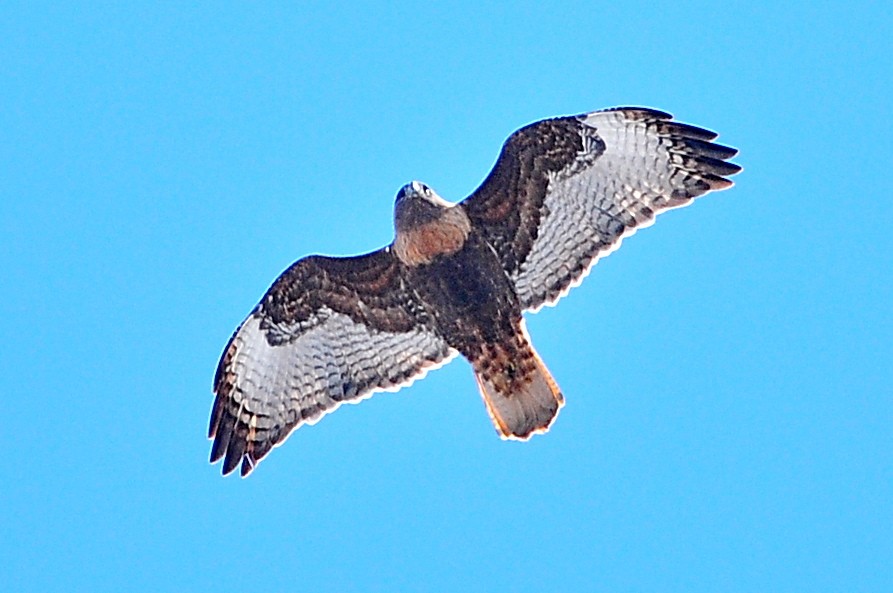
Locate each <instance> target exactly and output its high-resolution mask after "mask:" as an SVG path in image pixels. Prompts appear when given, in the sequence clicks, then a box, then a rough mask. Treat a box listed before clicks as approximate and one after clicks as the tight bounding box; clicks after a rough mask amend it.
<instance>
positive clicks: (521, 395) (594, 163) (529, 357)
mask: <svg viewBox="0 0 893 593" xmlns="http://www.w3.org/2000/svg"><path fill="white" fill-rule="evenodd" d="M716 137H717V134H715V133H714V132H711V131H708V130H705V129H702V128H698V127H694V126H691V125H687V124H683V123H679V122H676V121H673V119H672V116H671V115H670V114H668V113H664V112H661V111H656V110H653V109H645V108H631V107H630V108H626V107H624V108H615V109H607V110H602V111H594V112H591V113H585V114H582V115H577V116H569V117H558V118H553V119H546V120H543V121H539V122H536V123H533V124H530V125H528V126H526V127H524V128H521V129H520V130H518V131H517V132H515V133H514V134H512V135H511V136H510V137H509V138H508V140H507V141H506V142H505V144H504V145H503V147H502V151H501V152H500V154H499V157H498V159H497V161H496V164H495V165H494V167H493V169H492V171H490V173H489V175H488V176H487V177H486V179H485V180H484V181H483V183H481V185H480V187H478V188H477V189H476V190H475V191H474V192H473V193H472V194H471V195H470V196H469V197H467V198H466V199H464V200H463V201H461V202H458V203H456V204H452V203H450V202H447V201H445V200H444V199H442V198H441V197H440V196H438V195H437V194H436V193H435V192H434V191H433V190H432V189H431V188H430V187H428V186H426V185H424V184H423V183H420V182H418V181H413V182H412V183H409V184H408V185H406V186H404V187H403V188H402V189H401V190H400V191H399V193H398V194H397V198H396V201H395V204H394V228H395V234H394V235H395V236H394V240H393V242H392V243H391V244H390V245H388V246H386V247H383V248H381V249H379V250H377V251H373V252H371V253H367V254H364V255H358V256H354V257H325V256H319V255H312V256H309V257H305V258H303V259H300V260H298V261H297V262H296V263H294V264H293V265H292V266H291V267H289V268H288V269H287V270H286V271H285V272H283V273H282V275H281V276H279V278H278V279H277V280H276V281H275V282H274V283H273V285H272V286H271V287H270V289H269V290H268V291H267V293H266V294H265V295H264V296H263V298H262V299H261V301H260V303H259V304H258V305H257V306H256V307H255V308H254V310H253V311H251V314H250V315H249V316H248V318H247V319H245V321H243V322H242V324H241V325H240V326H239V327H238V329H236V332H235V333H234V334H233V336H232V337H231V338H230V340H229V343H228V344H227V345H226V348H225V349H224V352H223V355H222V357H221V359H220V362H219V364H218V366H217V372H216V375H215V377H214V393H215V395H216V399H215V401H214V406H213V409H212V411H211V420H210V427H209V431H208V435H209V438H211V439H213V440H214V443H213V445H212V448H211V462H212V463H214V462H216V461H218V460H220V459H221V458H222V459H223V474H224V475H225V474H228V473H230V472H232V471H233V470H234V469H235V468H236V466H237V465H239V464H240V463H241V474H242V475H243V476H245V475H247V474H249V473H250V472H251V471H252V470H253V469H254V467H255V466H256V465H257V463H258V462H259V461H260V460H261V459H263V458H264V457H265V456H266V455H267V454H268V453H269V452H270V450H271V449H272V448H273V447H275V446H277V445H280V444H282V442H283V441H285V439H286V438H287V437H288V436H289V435H290V434H291V432H292V431H293V430H295V429H296V428H297V427H299V426H301V425H302V424H313V423H315V422H317V421H318V420H319V419H320V418H322V417H323V416H324V415H325V414H327V413H329V412H332V411H333V410H335V409H337V408H338V406H340V405H341V404H343V403H348V402H350V403H354V402H357V401H359V400H361V399H363V398H365V397H368V396H369V395H371V394H373V393H375V392H377V391H393V390H397V389H399V388H400V387H402V386H404V385H407V384H409V383H411V382H412V381H413V380H415V379H418V378H420V377H422V376H423V375H424V374H425V373H426V372H427V371H429V370H431V369H433V368H435V367H437V366H440V365H442V364H444V363H446V362H448V361H449V360H450V359H452V358H453V357H454V356H456V355H457V354H461V355H462V356H463V357H465V359H466V360H468V361H469V362H470V363H471V367H472V369H473V370H474V377H475V379H476V381H477V386H478V389H479V390H480V393H481V396H482V397H483V400H484V403H485V405H486V408H487V412H488V413H489V415H490V418H491V419H492V421H493V424H494V425H495V427H496V430H497V432H498V433H499V435H500V436H501V437H502V438H504V439H518V440H526V439H528V438H530V436H531V435H533V434H536V433H542V432H546V431H547V430H548V429H549V427H550V426H551V424H552V422H553V421H554V420H555V417H556V416H557V414H558V411H559V409H560V408H561V407H562V405H563V404H564V396H563V395H562V393H561V390H560V389H559V388H558V384H557V383H556V381H555V379H554V378H553V377H552V375H551V374H550V373H549V370H548V369H547V368H546V365H545V364H543V361H542V359H541V358H540V357H539V355H537V353H536V350H534V348H533V344H532V343H531V341H530V337H529V335H528V334H527V331H526V329H525V326H524V318H523V316H522V313H523V312H525V311H537V310H539V309H540V308H541V307H542V306H543V305H551V304H554V303H555V302H556V301H557V300H558V299H559V298H560V297H561V296H563V295H564V294H566V293H567V291H568V290H569V289H570V288H571V287H573V286H575V285H577V284H579V283H580V282H581V280H582V279H583V277H584V276H586V274H587V273H588V272H589V270H590V268H591V267H592V265H593V264H594V263H595V262H596V261H597V260H598V259H599V258H600V257H602V256H604V255H607V254H608V253H610V252H611V251H613V250H614V249H616V248H617V247H618V246H619V245H620V242H621V240H622V239H623V238H624V237H626V236H628V235H630V234H632V233H633V232H635V231H636V230H637V229H639V228H642V227H645V226H648V225H649V224H651V223H652V222H653V221H654V218H655V216H656V215H657V214H659V213H660V212H663V211H665V210H669V209H671V208H677V207H680V206H685V205H687V204H690V203H691V202H692V200H693V199H694V198H696V197H698V196H701V195H703V194H706V193H707V192H710V191H713V190H722V189H726V188H728V187H730V186H731V185H732V182H731V181H730V180H729V179H728V178H727V177H729V176H731V175H734V174H736V173H738V172H739V171H740V170H741V168H740V167H739V166H738V165H735V164H733V163H729V162H726V161H727V160H728V159H730V158H732V157H733V156H734V155H735V154H737V150H736V149H734V148H729V147H726V146H722V145H719V144H715V143H713V142H712V141H713V140H714V139H715V138H716Z"/></svg>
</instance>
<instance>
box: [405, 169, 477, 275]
mask: <svg viewBox="0 0 893 593" xmlns="http://www.w3.org/2000/svg"><path fill="white" fill-rule="evenodd" d="M394 230H395V231H396V232H395V235H396V237H395V239H394V248H395V249H396V253H397V257H399V258H400V260H401V261H402V262H403V263H404V264H406V265H419V264H424V263H428V262H430V261H432V260H433V258H434V257H435V256H437V255H448V254H451V253H455V252H456V251H458V250H459V249H461V247H462V245H464V243H465V239H466V238H468V233H469V232H471V222H470V221H469V220H468V216H467V215H466V214H465V211H464V210H463V209H462V207H461V206H459V205H456V204H450V203H449V202H447V201H446V200H444V199H443V198H441V197H440V196H438V195H437V194H436V193H435V192H434V190H432V189H431V188H430V187H428V186H427V185H425V184H424V183H421V182H419V181H413V182H412V183H407V184H406V185H404V186H403V187H402V188H400V191H399V192H397V199H396V201H395V202H394Z"/></svg>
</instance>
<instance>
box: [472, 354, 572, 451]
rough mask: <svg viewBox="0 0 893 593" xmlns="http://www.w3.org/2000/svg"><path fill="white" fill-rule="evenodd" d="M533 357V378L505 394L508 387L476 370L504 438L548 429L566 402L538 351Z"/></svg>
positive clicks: (481, 389) (493, 417) (482, 391)
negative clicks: (490, 379) (500, 385)
mask: <svg viewBox="0 0 893 593" xmlns="http://www.w3.org/2000/svg"><path fill="white" fill-rule="evenodd" d="M533 359H534V362H535V369H534V372H533V373H532V374H531V376H530V378H529V380H528V381H526V382H525V383H524V384H523V385H522V386H520V387H517V388H515V389H514V390H512V391H510V392H508V393H503V392H502V391H503V390H504V388H503V389H502V390H501V389H500V387H499V386H498V385H497V384H496V383H497V382H496V381H489V380H487V379H484V378H483V377H482V376H481V374H480V373H478V372H477V370H475V374H474V377H475V379H476V380H477V384H478V388H479V389H480V391H481V396H482V397H483V399H484V403H485V404H486V406H487V412H488V413H489V414H490V419H491V420H493V425H494V426H496V430H497V432H499V435H500V436H501V437H502V438H504V439H513V440H521V441H526V440H527V439H529V438H530V437H531V436H532V435H534V434H538V433H543V432H547V431H548V430H549V427H550V426H551V425H552V422H554V421H555V418H556V417H557V416H558V410H559V409H561V406H563V405H564V396H563V395H562V394H561V390H560V389H559V388H558V384H557V383H556V382H555V379H553V378H552V375H551V374H550V373H549V370H548V369H547V368H546V365H544V364H543V361H542V360H541V359H540V357H539V356H538V355H537V354H536V352H533ZM498 383H502V384H503V385H504V384H505V382H504V381H499V382H498Z"/></svg>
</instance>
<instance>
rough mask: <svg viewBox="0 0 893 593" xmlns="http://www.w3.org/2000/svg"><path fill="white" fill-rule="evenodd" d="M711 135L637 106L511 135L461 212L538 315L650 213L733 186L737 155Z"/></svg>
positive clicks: (525, 304) (560, 120) (524, 302)
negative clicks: (490, 248) (485, 241)
mask: <svg viewBox="0 0 893 593" xmlns="http://www.w3.org/2000/svg"><path fill="white" fill-rule="evenodd" d="M716 137H717V134H715V133H714V132H711V131H709V130H704V129H701V128H696V127H694V126H690V125H687V124H682V123H678V122H674V121H672V116H671V115H669V114H667V113H663V112H660V111H655V110H651V109H642V108H618V109H609V110H604V111H595V112H592V113H585V114H582V115H577V116H570V117H561V118H555V119H548V120H544V121H540V122H537V123H534V124H531V125H529V126H526V127H524V128H522V129H520V130H518V131H517V132H515V133H514V134H512V135H511V136H510V137H509V139H508V140H507V141H506V143H505V145H504V146H503V148H502V152H501V153H500V155H499V158H498V160H497V162H496V165H495V166H494V168H493V170H492V171H491V172H490V174H489V175H488V177H487V178H486V179H485V180H484V182H483V183H482V184H481V186H480V187H479V188H478V189H477V190H475V192H474V193H473V194H472V195H471V196H469V197H468V198H467V199H465V200H464V201H463V202H462V206H463V207H464V208H465V210H466V212H467V213H468V216H469V218H470V219H471V220H472V223H473V225H474V228H475V229H476V230H477V231H478V232H480V233H482V234H483V235H484V237H486V239H487V240H488V241H489V242H490V244H491V245H492V246H493V247H494V249H495V250H496V252H497V255H498V256H499V258H500V259H501V261H502V265H503V268H504V269H505V270H506V272H508V274H509V276H510V277H511V278H512V279H513V281H514V283H515V289H516V291H517V293H518V296H519V298H520V300H521V304H522V307H523V308H524V309H532V310H537V309H539V308H540V307H542V306H543V305H546V304H553V303H554V302H555V301H557V300H558V299H559V298H560V297H561V296H563V295H564V294H566V293H567V291H568V290H569V289H570V288H571V287H572V286H575V285H576V284H579V282H580V281H582V279H583V277H585V275H586V274H587V273H588V271H589V269H590V268H591V267H592V266H593V264H595V262H596V261H597V260H598V258H599V257H601V256H604V255H607V254H608V253H610V252H611V251H613V250H614V249H616V248H617V247H619V245H620V241H621V240H622V239H623V237H625V236H627V235H630V234H632V233H633V232H635V231H636V229H639V228H642V227H644V226H648V225H649V224H651V223H652V222H653V221H654V217H655V216H656V215H657V214H659V213H661V212H663V211H664V210H669V209H671V208H677V207H680V206H685V205H687V204H690V203H691V202H692V200H693V199H694V198H696V197H698V196H700V195H703V194H705V193H707V192H709V191H711V190H721V189H725V188H728V187H731V185H732V182H731V181H730V180H729V179H727V178H726V176H730V175H734V174H735V173H738V172H739V171H740V170H741V167H739V166H738V165H735V164H734V163H728V162H726V160H727V159H730V158H732V157H733V156H735V154H737V152H738V151H737V150H735V149H734V148H728V147H726V146H721V145H719V144H714V143H712V142H711V140H714V139H715V138H716Z"/></svg>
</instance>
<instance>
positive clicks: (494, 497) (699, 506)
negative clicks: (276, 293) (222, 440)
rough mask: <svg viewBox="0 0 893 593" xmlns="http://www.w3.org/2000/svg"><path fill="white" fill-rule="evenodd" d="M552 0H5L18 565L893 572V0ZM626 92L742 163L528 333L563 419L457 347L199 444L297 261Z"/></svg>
mask: <svg viewBox="0 0 893 593" xmlns="http://www.w3.org/2000/svg"><path fill="white" fill-rule="evenodd" d="M553 4H554V3H529V4H515V5H507V4H489V5H486V4H485V3H480V2H475V3H470V2H469V3H431V4H429V5H427V6H416V5H411V4H403V3H396V4H392V5H391V6H390V7H382V6H379V5H378V3H354V4H350V3H345V4H342V5H340V6H338V7H332V6H329V5H328V4H325V3H315V2H306V3H300V4H299V3H266V4H264V5H262V6H261V5H259V4H252V5H250V6H248V5H245V6H237V5H235V4H229V3H227V4H223V3H221V4H218V3H196V4H193V5H191V6H189V7H185V6H182V5H180V4H167V5H155V4H153V3H142V4H135V3H132V4H121V3H89V6H87V5H85V3H64V2H57V3H45V4H42V3H35V2H27V3H19V2H7V3H4V5H3V7H2V8H0V106H2V108H0V243H2V249H0V288H2V292H3V295H4V298H3V299H2V301H0V330H2V336H3V339H4V343H5V347H4V349H3V353H4V355H3V356H2V357H0V371H2V376H3V377H4V381H3V387H2V388H0V393H2V400H0V401H2V403H3V406H4V412H5V417H6V429H5V431H4V438H3V442H5V443H6V451H7V453H6V462H5V463H3V464H2V469H0V531H2V533H3V534H4V535H3V538H2V541H0V588H2V589H3V590H6V591H42V592H45V591H121V590H126V591H143V590H145V591H153V592H155V591H188V590H196V591H198V590H201V591H206V590H211V589H214V590H219V591H246V590H269V591H277V590H284V589H288V590H297V591H303V590H307V591H394V590H418V591H493V590H497V589H501V590H504V589H517V590H522V589H534V588H535V589H538V590H546V591H549V590H552V591H733V592H734V591H812V590H821V591H848V592H852V591H889V590H893V568H891V566H893V562H891V558H893V540H891V533H893V506H891V500H893V470H891V468H893V437H891V425H893V398H891V394H893V389H891V383H893V371H891V366H893V364H891V362H893V321H891V319H893V315H891V313H893V311H891V308H893V307H891V303H893V283H891V279H890V275H891V274H890V272H891V270H893V255H891V254H893V241H891V235H890V228H891V224H893V210H891V195H893V192H891V190H893V187H891V182H890V174H889V168H890V163H891V160H893V141H891V132H893V126H891V121H893V108H891V101H890V96H891V94H893V93H891V91H893V89H891V80H893V67H891V65H890V64H891V61H890V56H891V55H893V42H891V39H893V27H891V25H893V18H891V12H890V11H889V9H888V8H886V7H884V5H883V3H880V2H876V3H872V2H848V3H841V4H839V5H836V6H833V5H831V4H832V3H826V6H828V7H826V8H817V5H815V4H813V3H798V2H792V3H784V4H778V3H752V2H748V3H743V2H724V3H716V2H704V3H675V2H674V3H657V4H655V3H651V2H647V3H646V2H643V3H630V2H627V3H605V4H602V3H566V4H564V5H563V6H561V7H558V6H554V5H553ZM829 5H831V6H829ZM615 105H646V106H652V107H657V108H660V109H664V110H667V111H670V112H672V113H674V114H675V115H676V116H677V117H678V118H679V119H681V120H682V121H686V122H689V123H693V124H697V125H700V126H705V127H708V128H712V129H715V130H717V131H719V132H720V133H721V141H722V142H725V143H727V144H730V145H732V146H736V147H738V148H739V149H740V150H741V154H740V156H739V157H738V158H737V162H738V163H740V164H741V165H743V166H744V167H745V171H744V172H743V173H742V174H741V175H739V176H738V177H737V178H736V181H737V185H736V187H735V188H734V189H732V190H730V191H727V192H723V193H721V194H716V195H712V196H710V197H708V198H705V199H704V200H701V201H699V202H698V203H697V204H695V205H694V206H692V207H690V208H686V209H683V210H679V211H674V212H671V213H669V214H667V215H665V216H663V217H662V218H661V219H660V220H659V221H658V223H657V224H656V225H655V226H654V227H652V228H649V229H647V230H646V231H643V232H642V233H640V234H637V235H636V236H635V237H633V238H631V239H629V240H628V241H626V242H625V244H624V246H623V248H622V249H621V250H619V251H618V252H617V253H615V254H613V255H611V256H610V257H609V258H607V259H605V260H603V261H601V262H600V263H599V264H598V266H596V268H595V269H594V270H593V273H592V274H591V275H590V276H589V278H588V279H587V281H586V282H585V283H584V284H583V285H582V286H581V287H579V288H577V289H576V290H575V291H574V292H572V293H571V295H570V296H568V297H567V298H565V299H564V300H563V301H562V302H561V304H560V306H559V307H556V308H552V309H546V310H544V311H542V312H540V313H539V314H538V315H536V316H533V317H530V318H529V319H528V327H529V329H530V333H531V335H532V337H533V341H534V343H535V345H536V347H537V349H538V351H539V353H540V354H541V355H542V357H543V358H544V360H545V361H546V363H547V364H548V366H549V368H550V370H551V371H552V373H553V374H554V376H555V377H556V379H557V380H558V382H559V384H560V385H561V387H562V390H563V391H564V393H565V396H566V398H567V406H566V407H565V408H564V409H563V411H562V413H561V415H560V417H559V419H558V421H557V422H556V424H555V425H554V427H553V429H552V431H551V432H550V433H549V434H548V435H546V436H541V437H536V438H534V439H533V440H532V441H531V442H529V443H526V444H518V443H505V442H502V441H500V440H499V439H498V438H497V437H496V435H495V434H494V431H493V428H492V427H491V425H490V421H489V419H488V418H487V415H486V413H485V411H484V407H483V405H482V403H481V401H480V398H479V396H478V394H477V390H476V387H475V384H474V381H473V378H472V374H471V371H470V369H469V367H468V365H467V364H466V363H465V362H464V361H455V362H453V363H452V364H451V365H449V366H447V367H445V368H443V369H441V370H438V371H436V372H434V373H432V374H430V375H429V376H428V377H427V378H426V379H425V380H424V381H422V382H419V383H416V384H415V385H413V386H412V388H410V389H408V390H403V391H401V392H399V393H397V394H381V395H377V396H376V397H374V398H372V399H371V400H369V401H366V402H363V403H362V404H361V405H359V406H348V407H345V408H343V409H342V410H339V411H338V412H337V413H336V414H333V415H332V416H330V417H327V418H326V419H325V420H324V421H322V422H321V423H320V424H318V425H316V426H313V427H305V428H302V429H301V430H299V431H298V432H297V433H295V434H294V435H293V436H292V437H291V439H290V440H289V442H288V443H287V445H286V446H284V447H282V448H279V449H277V450H275V451H274V452H273V454H272V455H271V456H270V458H269V459H267V460H265V461H264V463H263V464H261V466H260V467H259V468H258V470H257V471H256V472H255V473H254V474H253V475H252V476H251V477H250V478H249V479H247V480H240V479H238V478H229V479H224V478H221V477H220V475H219V466H211V465H209V464H208V463H207V455H208V451H209V447H210V443H209V442H208V441H207V440H206V439H205V436H206V433H205V431H206V429H207V420H208V413H209V410H210V406H211V402H212V395H211V391H210V387H211V379H212V377H213V372H214V368H215V365H216V363H217V359H218V356H219V354H220V351H221V350H222V348H223V346H224V344H225V342H226V340H227V338H228V337H229V335H230V333H231V332H232V330H233V329H234V328H235V326H236V325H237V324H238V323H239V322H240V321H241V320H242V318H243V317H244V316H245V315H246V314H247V313H248V311H249V310H250V309H251V308H252V306H253V305H254V304H255V302H256V301H257V299H258V298H259V297H260V296H261V294H262V293H263V292H264V291H265V290H266V288H267V287H268V285H269V284H270V282H271V281H272V280H273V279H274V278H275V277H276V275H278V274H279V272H281V271H282V270H283V269H284V268H285V267H286V266H288V265H289V264H290V263H291V262H292V261H294V260H295V259H297V258H299V257H301V256H304V255H307V254H310V253H327V254H351V253H359V252H364V251H369V250H372V249H374V248H377V247H379V246H381V245H384V244H386V243H388V242H389V241H390V240H391V238H392V232H393V231H392V222H391V216H392V210H391V209H392V204H393V197H394V195H395V194H396V192H397V190H398V189H399V188H400V186H401V185H402V184H404V183H406V182H408V181H409V180H412V179H420V180H423V181H425V182H426V183H428V184H430V185H431V186H432V187H434V188H435V189H436V190H437V191H438V192H439V193H440V194H441V195H442V196H444V197H445V198H447V199H451V200H458V199H461V198H463V197H464V196H466V195H467V194H468V193H469V192H470V191H471V190H473V189H474V188H475V187H476V186H477V184H478V183H479V182H480V181H481V180H482V179H483V177H484V176H485V175H486V173H487V172H488V171H489V168H490V166H491V165H492V164H493V162H494V159H495V158H496V155H497V152H498V150H499V147H500V145H501V143H502V141H503V140H504V139H505V137H506V136H508V134H509V133H511V132H512V131H513V130H515V129H517V128H518V127H520V126H522V125H524V124H526V123H529V122H531V121H534V120H537V119H541V118H544V117H548V116H553V115H559V114H572V113H579V112H583V111H588V110H592V109H597V108H601V107H609V106H615Z"/></svg>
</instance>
